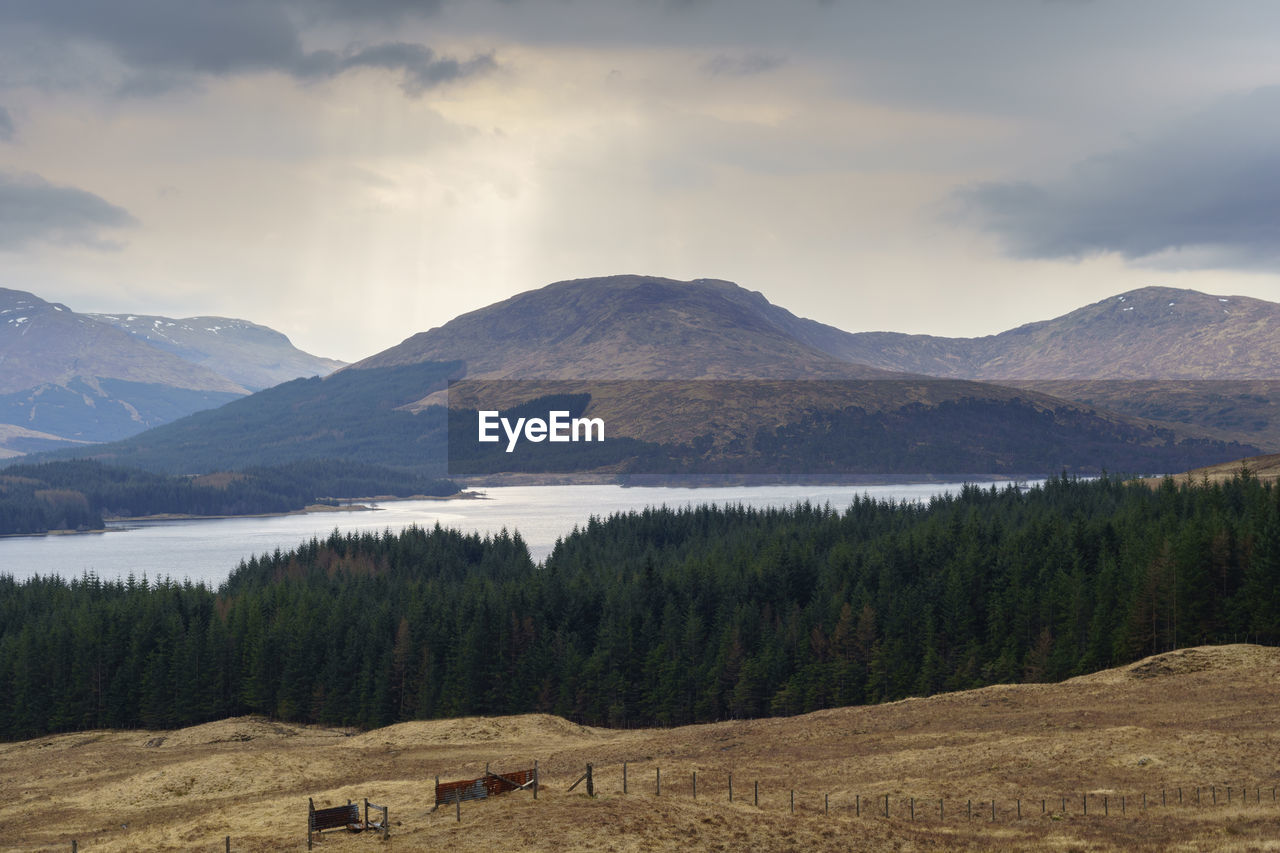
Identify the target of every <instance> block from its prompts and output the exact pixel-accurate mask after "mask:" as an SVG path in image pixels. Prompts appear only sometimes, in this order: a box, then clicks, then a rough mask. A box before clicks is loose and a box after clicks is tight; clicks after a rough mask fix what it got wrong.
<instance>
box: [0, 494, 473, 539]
mask: <svg viewBox="0 0 1280 853" xmlns="http://www.w3.org/2000/svg"><path fill="white" fill-rule="evenodd" d="M344 500H347V499H346V498H344ZM350 500H351V501H352V503H349V504H342V505H339V506H334V505H332V504H308V505H307V506H305V507H303V508H301V509H291V510H287V511H285V512H246V513H235V514H229V515H190V514H187V513H179V512H165V513H155V514H153V515H127V516H110V517H107V516H104V517H103V521H104V522H106V523H107V524H108V525H111V526H106V527H94V528H90V529H86V530H70V529H67V528H59V529H56V530H46V531H44V532H43V533H0V539H19V538H24V537H33V538H34V537H41V536H81V535H89V534H102V533H111V532H113V531H118V530H127V529H128V525H129V524H130V523H131V522H149V521H216V520H218V519H227V518H283V517H285V516H290V515H309V514H312V513H326V512H378V511H379V508H378V507H377V506H368V505H367V503H391V502H393V501H455V500H489V498H488V496H486V495H485V493H484V492H482V491H478V490H476V489H462V490H461V491H459V492H457V493H456V494H452V495H409V496H407V497H399V496H397V495H375V496H372V497H362V498H350ZM366 502H367V503H366Z"/></svg>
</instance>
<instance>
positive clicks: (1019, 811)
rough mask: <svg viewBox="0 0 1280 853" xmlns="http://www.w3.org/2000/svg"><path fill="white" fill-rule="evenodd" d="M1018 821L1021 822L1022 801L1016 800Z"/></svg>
mask: <svg viewBox="0 0 1280 853" xmlns="http://www.w3.org/2000/svg"><path fill="white" fill-rule="evenodd" d="M1018 820H1022V800H1018Z"/></svg>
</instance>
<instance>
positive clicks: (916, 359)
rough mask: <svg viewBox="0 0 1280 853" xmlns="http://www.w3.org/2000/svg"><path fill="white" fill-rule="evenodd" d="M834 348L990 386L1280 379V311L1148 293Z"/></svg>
mask: <svg viewBox="0 0 1280 853" xmlns="http://www.w3.org/2000/svg"><path fill="white" fill-rule="evenodd" d="M829 351H830V352H832V353H833V354H837V355H839V356H840V357H843V358H846V359H848V360H851V361H857V362H861V363H864V364H868V365H872V366H875V367H880V368H883V369H885V370H901V371H909V372H913V373H923V374H927V375H929V376H948V377H956V378H964V379H985V380H1008V379H1019V380H1052V379H1080V380H1106V379H1123V380H1133V379H1162V380H1170V379H1177V380H1215V381H1222V380H1257V379H1268V380H1275V379H1280V305H1277V304H1276V303H1273V302H1267V301H1265V300H1261V299H1252V298H1249V297H1245V296H1218V295H1211V294H1206V293H1200V292H1198V291H1194V290H1179V289H1175V288H1170V287H1144V288H1141V289H1139V290H1133V291H1129V292H1128V293H1123V294H1120V295H1118V296H1113V297H1110V298H1108V299H1104V300H1102V301H1101V302H1095V303H1093V304H1092V305H1086V306H1084V307H1082V308H1079V309H1077V310H1075V311H1072V312H1070V313H1068V314H1064V315H1063V316H1061V317H1056V318H1054V319H1051V320H1043V321H1040V322H1035V323H1028V324H1026V325H1024V326H1019V327H1018V328H1016V329H1010V330H1009V331H1006V332H1001V333H1000V334H998V335H989V336H987V337H981V338H943V337H934V336H931V335H905V334H899V333H893V332H862V333H858V334H851V335H848V336H847V337H844V338H840V339H832V343H831V345H830V346H829Z"/></svg>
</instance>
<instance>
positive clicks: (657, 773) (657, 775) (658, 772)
mask: <svg viewBox="0 0 1280 853" xmlns="http://www.w3.org/2000/svg"><path fill="white" fill-rule="evenodd" d="M653 769H654V776H653V778H654V779H655V780H657V782H656V785H657V787H655V788H654V796H655V797H661V796H662V768H661V767H655V768H653Z"/></svg>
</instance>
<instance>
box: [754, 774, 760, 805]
mask: <svg viewBox="0 0 1280 853" xmlns="http://www.w3.org/2000/svg"><path fill="white" fill-rule="evenodd" d="M755 805H757V806H758V805H760V780H759V779H757V780H756V800H755Z"/></svg>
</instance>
